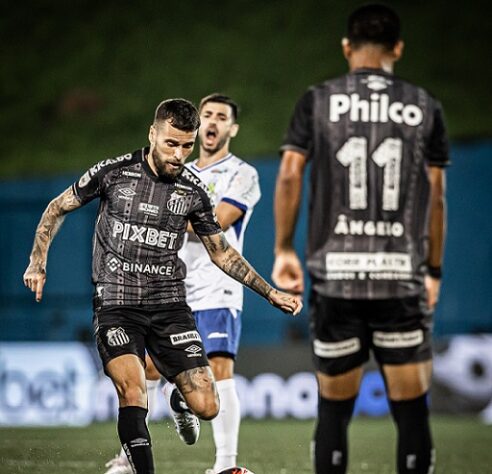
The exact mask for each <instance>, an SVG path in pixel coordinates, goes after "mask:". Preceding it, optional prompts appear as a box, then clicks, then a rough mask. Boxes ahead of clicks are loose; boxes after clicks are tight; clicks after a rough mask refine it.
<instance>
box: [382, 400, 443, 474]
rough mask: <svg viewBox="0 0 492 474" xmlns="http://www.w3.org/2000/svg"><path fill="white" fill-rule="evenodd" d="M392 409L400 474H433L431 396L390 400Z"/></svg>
mask: <svg viewBox="0 0 492 474" xmlns="http://www.w3.org/2000/svg"><path fill="white" fill-rule="evenodd" d="M390 406H391V413H392V414H393V418H394V420H395V423H396V426H397V430H398V448H397V449H398V474H428V473H432V472H433V466H434V450H433V449H432V436H431V432H430V426H429V409H428V407H427V394H424V395H422V396H420V397H418V398H414V399H413V400H402V401H398V402H395V401H391V400H390Z"/></svg>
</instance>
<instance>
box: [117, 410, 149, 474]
mask: <svg viewBox="0 0 492 474" xmlns="http://www.w3.org/2000/svg"><path fill="white" fill-rule="evenodd" d="M146 416H147V410H146V409H145V408H140V407H124V408H120V410H119V416H118V435H119V437H120V441H121V445H122V446H123V449H124V450H125V453H126V456H127V457H128V460H129V461H130V464H131V466H132V467H133V470H134V471H135V472H136V473H137V474H154V460H153V459H152V445H151V442H150V434H149V430H148V429H147V423H146V422H145V417H146Z"/></svg>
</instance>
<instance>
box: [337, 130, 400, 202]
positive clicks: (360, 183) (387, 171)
mask: <svg viewBox="0 0 492 474" xmlns="http://www.w3.org/2000/svg"><path fill="white" fill-rule="evenodd" d="M336 158H337V160H338V161H339V162H340V163H341V164H342V165H343V166H345V167H348V168H349V205H350V209H354V210H355V209H366V208H367V138H365V137H351V138H349V139H348V140H347V141H346V142H345V143H344V144H343V145H342V147H341V148H340V149H339V150H338V152H337V154H336ZM371 158H372V160H373V161H374V163H376V164H377V165H378V166H379V167H381V168H383V169H384V178H383V210H385V211H396V210H397V209H398V199H399V197H400V170H401V158H402V140H401V139H400V138H385V139H384V140H383V141H382V142H381V144H380V145H379V146H378V147H377V148H376V149H375V150H374V152H373V153H372V155H371Z"/></svg>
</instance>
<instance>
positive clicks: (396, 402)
mask: <svg viewBox="0 0 492 474" xmlns="http://www.w3.org/2000/svg"><path fill="white" fill-rule="evenodd" d="M430 317H431V313H430V311H429V310H428V309H427V308H426V307H425V306H424V305H423V303H422V301H421V300H419V299H418V298H406V299H400V300H389V301H388V302H386V303H385V304H384V305H381V307H380V311H379V318H378V320H377V321H376V322H375V325H374V326H373V328H374V333H373V336H372V341H373V348H374V353H375V355H376V358H377V359H378V362H379V363H380V365H381V366H382V371H383V375H384V378H385V381H386V387H387V391H388V398H389V401H390V407H391V413H392V415H393V419H394V421H395V424H396V428H397V438H398V441H397V466H398V473H399V474H407V473H408V474H428V473H432V472H434V461H435V459H434V450H433V445H432V436H431V430H430V423H429V409H428V405H427V394H428V391H429V388H430V382H431V372H432V362H431V357H432V352H431V344H430V338H431V334H430Z"/></svg>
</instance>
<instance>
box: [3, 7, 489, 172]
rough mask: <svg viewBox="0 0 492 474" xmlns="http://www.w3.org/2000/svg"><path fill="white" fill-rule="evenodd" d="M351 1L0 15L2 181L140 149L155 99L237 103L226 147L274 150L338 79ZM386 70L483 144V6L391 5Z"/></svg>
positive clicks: (453, 127) (454, 132) (458, 131)
mask: <svg viewBox="0 0 492 474" xmlns="http://www.w3.org/2000/svg"><path fill="white" fill-rule="evenodd" d="M359 4H361V2H354V1H349V0H347V1H341V0H340V1H329V0H325V1H316V0H303V1H294V0H285V1H281V0H268V1H254V0H235V1H222V2H209V1H205V0H202V1H197V0H188V1H186V2H183V1H179V0H162V1H153V0H141V1H138V2H137V1H129V0H118V1H116V0H107V1H96V0H81V1H77V0H74V1H70V2H67V1H60V0H58V1H55V0H44V1H43V2H34V1H32V2H27V3H26V2H22V1H18V2H16V3H11V4H10V5H9V7H8V9H7V8H4V9H3V10H4V11H2V13H1V15H0V42H1V44H2V48H1V51H0V61H1V64H2V67H1V71H2V72H1V77H0V107H1V113H0V177H14V176H18V177H25V176H38V175H49V174H59V173H65V172H72V171H76V172H78V171H82V170H83V169H85V168H86V167H88V166H89V165H91V164H93V163H94V162H96V161H99V160H101V159H103V158H107V157H110V156H115V155H118V154H121V153H124V152H127V151H129V150H133V149H135V148H138V147H139V146H141V145H143V144H145V143H146V141H147V130H148V126H149V124H150V121H151V117H152V114H153V110H154V108H155V106H156V105H157V103H158V102H159V101H160V100H162V99H164V98H169V97H179V96H181V97H186V98H189V99H191V100H193V101H198V100H199V99H200V98H201V97H202V96H203V95H206V94H208V93H210V92H212V91H222V92H224V93H227V94H229V95H231V96H232V97H234V98H235V99H236V100H237V101H238V102H239V103H240V104H241V107H242V115H241V117H240V123H241V132H240V134H239V136H238V138H236V139H235V143H234V151H235V152H236V153H237V154H239V155H241V156H245V157H253V156H254V157H262V156H266V155H270V156H271V155H274V154H275V153H276V150H277V148H278V145H279V143H280V141H281V139H282V135H283V132H284V130H285V127H286V125H287V123H288V120H289V116H290V114H291V111H292V109H293V106H294V104H295V101H296V100H297V99H298V97H299V96H300V94H302V92H303V91H304V90H305V89H306V87H307V86H308V85H310V84H312V83H316V82H320V81H323V80H324V79H326V78H329V77H333V76H335V75H339V74H341V73H343V72H344V71H345V70H346V64H345V61H344V59H343V57H342V55H341V51H340V38H341V37H342V36H343V33H344V30H345V23H346V17H347V15H348V13H350V11H351V10H352V9H353V8H354V6H356V5H359ZM391 5H393V6H394V7H395V8H396V9H397V11H398V12H399V13H400V14H401V16H402V20H403V33H404V38H405V40H406V50H405V57H404V60H403V61H402V62H401V64H399V65H398V66H397V71H396V72H397V73H398V74H399V75H402V76H404V77H406V78H407V79H409V80H411V81H415V82H418V83H419V84H421V85H423V86H425V87H427V88H428V89H429V90H430V91H431V92H432V93H434V94H435V95H436V96H438V97H439V98H440V100H441V101H442V102H443V104H444V107H445V110H446V113H447V121H448V125H449V130H450V134H451V137H452V138H454V139H462V138H480V137H485V136H489V137H490V136H492V118H491V117H492V92H491V86H490V84H491V83H492V66H491V61H490V53H489V49H490V47H489V43H490V39H491V30H492V27H491V23H490V17H489V16H487V15H486V14H485V12H486V11H488V9H486V2H485V1H483V0H472V1H468V2H463V3H460V2H449V1H445V0H435V1H422V0H417V1H403V0H399V1H392V2H391Z"/></svg>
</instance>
